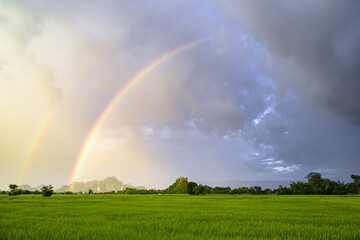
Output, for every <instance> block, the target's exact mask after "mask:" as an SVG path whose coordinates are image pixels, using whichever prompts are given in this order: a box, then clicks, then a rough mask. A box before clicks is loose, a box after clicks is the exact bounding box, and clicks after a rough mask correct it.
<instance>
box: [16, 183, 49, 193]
mask: <svg viewBox="0 0 360 240" xmlns="http://www.w3.org/2000/svg"><path fill="white" fill-rule="evenodd" d="M43 186H45V185H44V184H41V185H39V186H36V187H32V186H30V185H28V184H24V185H20V186H19V188H20V189H23V190H29V191H32V192H33V191H35V190H39V191H40V189H41V188H42V187H43Z"/></svg>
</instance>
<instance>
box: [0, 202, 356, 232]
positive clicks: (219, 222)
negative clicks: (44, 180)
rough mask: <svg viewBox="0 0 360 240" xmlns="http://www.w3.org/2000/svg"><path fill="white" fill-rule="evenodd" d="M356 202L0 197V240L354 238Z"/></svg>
mask: <svg viewBox="0 0 360 240" xmlns="http://www.w3.org/2000/svg"><path fill="white" fill-rule="evenodd" d="M359 226H360V198H359V197H346V196H277V195H266V196H254V195H206V196H189V195H53V196H51V197H50V198H44V197H42V196H38V195H28V196H25V195H20V196H15V197H11V196H4V195H0V239H227V238H228V239H230V238H236V239H269V238H271V239H360V231H359V229H360V228H359Z"/></svg>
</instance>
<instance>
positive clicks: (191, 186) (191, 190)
mask: <svg viewBox="0 0 360 240" xmlns="http://www.w3.org/2000/svg"><path fill="white" fill-rule="evenodd" d="M196 186H197V183H196V182H188V184H187V192H188V193H189V194H191V195H194V194H195V188H196Z"/></svg>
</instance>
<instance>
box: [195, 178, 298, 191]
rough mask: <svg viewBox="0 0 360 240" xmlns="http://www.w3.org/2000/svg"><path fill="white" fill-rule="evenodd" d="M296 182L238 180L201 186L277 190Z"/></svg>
mask: <svg viewBox="0 0 360 240" xmlns="http://www.w3.org/2000/svg"><path fill="white" fill-rule="evenodd" d="M296 181H297V180H280V181H266V180H264V181H261V180H260V181H240V180H232V181H217V182H215V181H206V182H201V184H207V185H210V186H212V187H216V186H218V187H231V188H238V187H253V186H260V187H261V188H262V189H265V188H270V189H274V188H278V187H279V185H282V186H287V187H288V186H290V183H292V182H296Z"/></svg>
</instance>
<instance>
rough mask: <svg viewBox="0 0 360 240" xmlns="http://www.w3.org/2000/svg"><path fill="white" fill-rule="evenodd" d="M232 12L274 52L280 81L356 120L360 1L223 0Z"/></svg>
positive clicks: (359, 112) (359, 120)
mask: <svg viewBox="0 0 360 240" xmlns="http://www.w3.org/2000/svg"><path fill="white" fill-rule="evenodd" d="M222 5H223V9H224V10H225V12H227V13H229V15H230V16H231V18H233V19H237V21H238V22H239V23H240V24H241V26H242V27H244V28H245V29H246V31H248V32H249V33H250V34H251V35H252V36H254V37H255V38H256V39H257V40H259V41H260V42H261V43H262V44H264V45H265V46H266V47H267V48H268V49H269V50H270V51H271V52H272V53H275V54H276V56H277V57H276V58H278V59H275V58H274V59H273V60H274V61H273V64H271V66H270V68H271V70H272V73H273V74H274V75H275V76H277V77H278V78H279V79H280V80H281V81H282V83H283V84H286V85H287V86H292V87H294V86H296V87H297V88H298V89H299V90H300V91H301V93H302V95H303V96H307V97H310V98H311V99H312V100H314V101H316V102H318V103H320V104H321V105H323V106H326V107H327V108H328V109H331V110H332V111H333V112H334V113H337V114H340V115H342V116H344V117H345V118H347V119H349V120H351V121H352V122H355V123H360V94H359V92H360V67H359V65H360V54H359V53H360V3H359V1H336V0H332V1H281V0H279V1H223V2H222Z"/></svg>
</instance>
